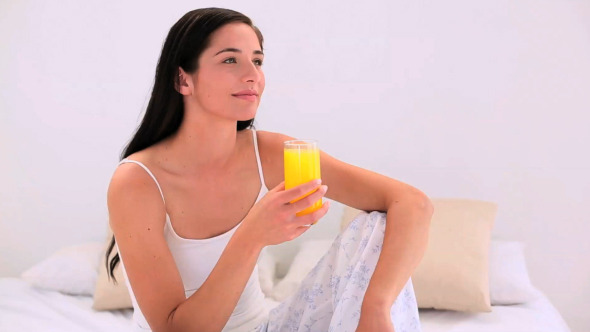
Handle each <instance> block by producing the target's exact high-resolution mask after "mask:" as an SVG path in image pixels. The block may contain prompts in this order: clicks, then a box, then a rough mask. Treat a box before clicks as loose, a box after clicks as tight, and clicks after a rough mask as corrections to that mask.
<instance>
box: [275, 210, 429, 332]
mask: <svg viewBox="0 0 590 332" xmlns="http://www.w3.org/2000/svg"><path fill="white" fill-rule="evenodd" d="M384 233H385V214H384V213H381V212H371V213H370V214H367V213H365V212H363V213H360V214H359V215H358V216H357V217H356V218H355V219H354V220H353V221H352V222H351V223H350V225H349V226H348V227H347V228H346V229H345V230H344V231H342V232H341V233H340V234H339V235H338V237H337V238H336V239H335V240H334V243H333V244H332V246H331V248H330V249H329V250H328V252H327V253H326V254H325V255H324V256H323V257H322V258H321V259H320V261H319V262H318V264H317V265H316V266H315V267H314V268H313V270H312V271H311V272H310V273H309V274H308V275H307V276H306V277H305V279H304V280H303V281H302V283H301V286H300V287H299V289H298V290H297V291H296V292H295V294H293V295H292V296H290V297H289V298H287V299H286V300H285V301H283V302H282V303H281V304H280V305H279V306H278V307H276V308H275V309H273V310H271V312H270V314H269V321H268V326H267V331H268V332H275V331H281V332H283V331H312V332H314V331H338V332H346V331H351V332H354V331H355V329H356V327H357V325H358V321H359V318H360V310H361V305H362V301H363V298H364V294H365V292H366V289H367V286H368V284H369V280H370V279H371V276H372V274H373V272H374V270H375V266H376V265H377V260H378V259H379V253H380V252H381V247H382V245H383V236H384ZM391 318H392V321H393V324H394V328H395V331H396V332H406V331H407V332H417V331H420V330H421V329H420V321H419V317H418V307H417V304H416V297H415V295H414V290H413V287H412V282H411V280H408V283H407V284H406V286H405V287H404V289H403V290H402V291H401V293H400V295H399V296H398V298H397V299H396V301H395V303H394V304H393V306H392V308H391Z"/></svg>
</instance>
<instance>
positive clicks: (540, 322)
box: [0, 278, 570, 332]
mask: <svg viewBox="0 0 590 332" xmlns="http://www.w3.org/2000/svg"><path fill="white" fill-rule="evenodd" d="M276 304H277V302H275V301H272V300H268V303H267V306H268V307H269V308H271V307H273V306H274V305H276ZM91 306H92V298H91V297H89V296H71V295H64V294H61V293H58V292H55V291H45V290H40V289H36V288H33V287H31V286H30V285H29V284H27V283H26V282H25V281H23V280H21V279H16V278H0V331H2V332H50V331H51V332H53V331H55V332H57V331H59V332H63V331H80V332H86V331H93V332H99V331H100V332H102V331H109V332H118V331H131V330H132V318H131V317H132V314H133V312H132V310H131V309H128V310H116V311H102V312H97V311H94V310H93V309H92V308H91ZM420 321H421V322H422V330H423V332H443V331H445V332H549V331H551V332H570V330H569V328H568V327H567V325H566V324H565V322H564V321H563V318H562V317H561V315H560V314H559V312H558V311H557V310H556V309H555V307H554V306H553V305H552V304H551V302H549V300H548V299H547V297H546V296H545V295H543V294H542V293H541V292H539V294H538V297H537V299H536V300H535V301H532V302H530V303H527V304H521V305H512V306H494V307H493V312H491V313H477V314H474V313H462V312H454V311H441V310H423V309H421V310H420ZM318 332H320V331H318Z"/></svg>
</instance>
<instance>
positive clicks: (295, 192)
mask: <svg viewBox="0 0 590 332" xmlns="http://www.w3.org/2000/svg"><path fill="white" fill-rule="evenodd" d="M321 183H322V180H320V179H316V180H312V181H309V182H307V183H304V184H302V185H299V186H297V187H293V188H291V189H288V190H285V191H284V192H282V197H281V199H283V200H284V201H285V202H291V201H293V200H295V199H297V198H299V197H301V196H304V195H306V194H307V193H309V192H311V191H314V190H315V189H317V188H318V187H319V186H320V184H321Z"/></svg>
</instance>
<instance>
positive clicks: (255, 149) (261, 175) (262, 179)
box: [252, 129, 266, 187]
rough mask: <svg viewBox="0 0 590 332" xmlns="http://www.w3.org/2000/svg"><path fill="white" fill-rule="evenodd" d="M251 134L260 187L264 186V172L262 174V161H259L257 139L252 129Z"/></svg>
mask: <svg viewBox="0 0 590 332" xmlns="http://www.w3.org/2000/svg"><path fill="white" fill-rule="evenodd" d="M252 136H253V137H254V151H256V162H257V163H258V174H259V175H260V183H261V184H262V187H266V183H265V182H264V174H262V163H261V162H260V153H258V139H257V138H256V130H255V129H252Z"/></svg>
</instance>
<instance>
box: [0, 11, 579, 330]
mask: <svg viewBox="0 0 590 332" xmlns="http://www.w3.org/2000/svg"><path fill="white" fill-rule="evenodd" d="M195 5H196V3H195V2H193V1H180V2H175V3H167V4H165V5H164V4H163V3H162V4H150V3H146V2H144V1H127V2H125V3H119V2H105V1H83V2H82V1H59V2H58V1H24V0H19V1H2V2H0V45H2V46H1V48H2V52H0V149H1V150H0V153H1V154H0V155H1V158H2V159H1V160H2V162H1V163H0V176H1V177H0V184H1V185H0V234H1V235H0V239H1V241H0V276H17V275H19V274H20V273H21V272H22V271H23V270H24V269H26V268H27V267H29V266H31V265H32V264H34V263H36V262H38V261H39V260H41V259H43V258H44V257H46V256H47V255H49V254H50V253H51V252H53V251H54V250H57V249H59V248H61V247H63V246H66V245H70V244H76V243H82V242H86V241H91V240H98V241H102V240H103V239H104V237H105V232H106V223H107V221H106V216H107V212H106V203H105V193H106V189H107V186H108V181H109V179H110V176H111V174H112V172H113V170H114V169H115V167H116V164H117V161H118V156H119V153H120V152H121V150H122V148H123V146H124V145H125V143H126V142H127V140H128V139H129V138H130V136H131V134H132V132H133V131H134V129H135V128H136V126H137V124H138V123H139V121H140V119H141V115H142V111H143V110H144V109H145V106H146V104H147V100H148V97H149V93H150V89H151V85H152V83H153V75H154V70H155V65H156V62H157V59H158V56H159V52H160V49H161V46H162V43H163V41H164V38H165V36H166V34H167V32H168V30H169V28H170V27H171V26H172V24H174V22H176V20H178V19H179V18H180V17H181V16H182V15H183V14H184V13H185V12H187V11H188V10H191V9H194V7H193V6H195ZM197 5H198V6H208V5H213V6H222V7H228V8H233V9H236V10H239V11H242V12H243V13H245V14H246V15H248V16H250V17H251V18H252V19H253V20H254V21H255V24H256V25H258V26H259V27H260V29H261V30H262V32H263V34H264V37H265V53H266V62H265V65H264V69H265V73H266V79H267V87H266V91H265V94H264V97H263V99H262V104H261V106H260V108H259V113H258V117H257V121H256V125H257V127H258V129H261V130H269V131H277V132H283V133H286V134H288V135H291V136H294V137H299V138H314V139H317V140H318V141H319V142H320V146H321V148H322V149H323V150H324V151H326V152H328V153H329V154H331V155H333V156H335V157H336V158H339V159H341V160H343V161H346V162H348V163H352V164H355V165H358V166H361V167H364V168H368V169H371V170H373V171H376V172H379V173H383V174H385V175H388V176H390V177H393V178H396V179H398V180H401V181H404V182H407V183H409V184H411V185H413V186H415V187H417V188H419V189H421V190H422V191H424V192H425V193H427V194H428V195H429V196H431V197H461V198H473V199H481V200H489V201H494V202H497V203H498V204H499V213H498V217H497V220H496V225H495V230H494V237H496V238H503V239H509V240H518V241H522V242H524V243H525V244H526V257H527V260H528V266H529V270H530V274H531V279H532V281H533V283H534V284H535V285H536V286H537V287H538V288H540V289H541V290H543V291H544V292H545V293H546V294H547V295H548V296H549V298H550V299H551V300H552V301H553V303H554V304H555V305H556V307H557V308H558V309H559V310H560V312H561V313H562V314H563V315H564V317H565V319H566V321H567V322H568V324H569V325H570V327H571V328H572V330H573V331H574V332H582V331H589V330H590V316H589V315H588V314H587V310H588V307H590V306H589V304H590V303H589V300H588V298H590V259H589V258H588V257H589V256H590V241H589V240H588V236H589V235H590V223H589V222H590V220H589V219H590V218H589V215H590V214H589V213H588V209H587V207H588V205H589V203H590V176H589V174H588V173H589V171H590V157H589V154H588V143H589V142H590V134H589V130H588V128H589V127H590V116H589V115H588V111H590V93H589V90H590V2H588V1H565V0H563V1H542V0H534V1H533V0H516V1H513V0H511V1H508V0H494V1H491V0H485V1H469V0H451V1H444V2H435V1H432V2H423V1H412V2H401V1H389V0H382V1H355V2H350V3H344V2H341V1H324V2H320V1H297V2H288V3H284V2H279V1H276V2H275V1H249V2H247V3H246V2H242V1H233V2H213V1H209V2H199V3H198V4H197ZM334 211H336V208H335V209H334ZM331 213H332V212H331ZM335 219H336V218H335V217H334V218H332V219H330V218H327V219H326V220H323V223H324V224H325V225H327V226H322V227H324V228H326V229H327V228H330V229H336V228H337V226H336V221H335Z"/></svg>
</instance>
